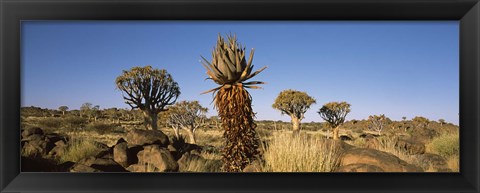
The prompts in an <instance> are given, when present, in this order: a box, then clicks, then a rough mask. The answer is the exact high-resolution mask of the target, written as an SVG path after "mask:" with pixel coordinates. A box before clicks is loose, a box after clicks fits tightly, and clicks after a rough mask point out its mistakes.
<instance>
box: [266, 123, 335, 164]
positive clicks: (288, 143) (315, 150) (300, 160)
mask: <svg viewBox="0 0 480 193" xmlns="http://www.w3.org/2000/svg"><path fill="white" fill-rule="evenodd" d="M339 157H340V150H339V148H338V146H336V145H335V144H334V143H332V142H329V141H328V140H324V139H321V138H319V137H312V136H311V135H308V134H304V133H303V134H300V135H292V134H290V133H287V132H275V133H274V134H273V136H272V139H271V140H270V142H269V144H268V147H265V153H264V159H265V167H264V168H263V170H264V171H265V172H331V171H334V170H335V169H336V168H337V167H338V166H339V161H340V160H339Z"/></svg>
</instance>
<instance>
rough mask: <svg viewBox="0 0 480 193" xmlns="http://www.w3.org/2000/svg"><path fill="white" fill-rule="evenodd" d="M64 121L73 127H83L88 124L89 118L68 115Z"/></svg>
mask: <svg viewBox="0 0 480 193" xmlns="http://www.w3.org/2000/svg"><path fill="white" fill-rule="evenodd" d="M63 121H64V123H65V125H67V126H68V127H70V128H71V129H76V128H81V127H83V126H85V124H87V122H88V120H87V119H86V118H83V117H78V116H68V117H65V118H64V120H63Z"/></svg>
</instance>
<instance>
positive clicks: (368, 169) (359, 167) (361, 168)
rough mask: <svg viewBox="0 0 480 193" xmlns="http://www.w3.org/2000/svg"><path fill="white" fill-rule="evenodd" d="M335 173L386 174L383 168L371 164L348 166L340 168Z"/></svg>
mask: <svg viewBox="0 0 480 193" xmlns="http://www.w3.org/2000/svg"><path fill="white" fill-rule="evenodd" d="M335 172H384V171H383V169H382V168H380V167H378V166H374V165H369V164H348V165H344V166H340V167H339V168H337V169H336V170H335Z"/></svg>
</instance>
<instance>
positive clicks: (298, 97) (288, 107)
mask: <svg viewBox="0 0 480 193" xmlns="http://www.w3.org/2000/svg"><path fill="white" fill-rule="evenodd" d="M315 103H316V101H315V99H314V98H313V97H311V96H309V95H308V94H307V93H306V92H301V91H296V90H291V89H289V90H284V91H282V92H280V94H279V95H278V96H277V98H276V99H275V102H274V103H273V105H272V107H273V108H274V109H277V110H279V111H280V112H281V113H282V115H283V114H286V115H289V116H290V117H291V118H292V123H293V130H294V131H298V130H299V129H300V121H301V120H302V119H304V118H305V117H304V115H305V112H307V110H308V109H309V108H310V106H311V105H312V104H315Z"/></svg>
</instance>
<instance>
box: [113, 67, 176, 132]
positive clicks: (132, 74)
mask: <svg viewBox="0 0 480 193" xmlns="http://www.w3.org/2000/svg"><path fill="white" fill-rule="evenodd" d="M115 83H116V85H117V88H118V89H120V90H121V91H122V94H123V99H124V100H125V103H127V104H128V105H129V106H130V107H131V108H132V109H137V108H138V109H140V110H142V111H143V112H144V115H145V117H146V118H150V120H149V121H148V122H150V124H151V126H152V129H157V123H156V122H157V115H158V113H160V112H161V111H165V110H166V108H165V107H166V106H167V105H172V104H174V103H175V101H176V100H177V98H178V96H179V95H180V88H179V86H178V83H177V82H175V81H174V80H173V78H172V76H171V75H170V74H169V73H167V71H166V70H165V69H154V68H152V67H151V66H145V67H133V68H131V69H130V70H129V71H125V70H124V71H123V73H122V74H121V75H120V76H118V77H117V79H116V81H115ZM146 126H147V125H146Z"/></svg>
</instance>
